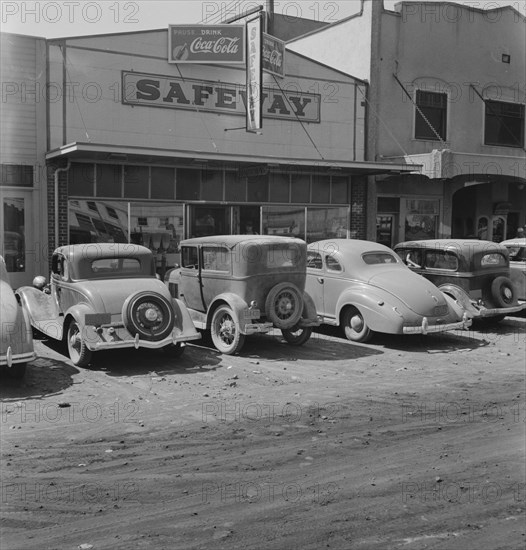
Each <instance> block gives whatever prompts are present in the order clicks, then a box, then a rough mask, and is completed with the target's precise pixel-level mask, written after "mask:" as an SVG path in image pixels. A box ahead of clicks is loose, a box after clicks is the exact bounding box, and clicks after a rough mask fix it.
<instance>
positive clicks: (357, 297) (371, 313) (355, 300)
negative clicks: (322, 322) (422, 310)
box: [336, 288, 408, 333]
mask: <svg viewBox="0 0 526 550" xmlns="http://www.w3.org/2000/svg"><path fill="white" fill-rule="evenodd" d="M380 304H382V305H380ZM348 305H351V306H355V307H356V308H358V309H359V311H360V313H361V314H362V316H363V318H364V320H365V322H366V323H367V325H368V326H369V328H370V329H371V330H374V331H377V332H386V333H397V332H402V330H403V324H404V319H405V320H407V319H408V316H407V313H406V308H405V306H404V305H403V304H402V303H401V302H400V303H397V304H394V305H393V299H392V296H391V295H390V294H389V295H388V294H387V293H386V295H385V296H382V293H380V292H378V290H377V289H376V290H375V291H371V290H370V289H367V293H366V292H365V289H362V288H358V289H349V290H347V291H345V292H343V293H342V294H341V296H340V298H339V299H338V302H337V304H336V321H337V322H338V325H339V324H340V318H341V312H342V310H343V308H344V307H346V306H348ZM394 307H397V308H398V311H399V313H397V312H396V311H395V310H394V309H393V308H394ZM404 314H406V315H405V317H404V316H403V315H404Z"/></svg>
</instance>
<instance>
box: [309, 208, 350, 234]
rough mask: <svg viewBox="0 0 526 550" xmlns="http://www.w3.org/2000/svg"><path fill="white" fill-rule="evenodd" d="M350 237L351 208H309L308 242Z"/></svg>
mask: <svg viewBox="0 0 526 550" xmlns="http://www.w3.org/2000/svg"><path fill="white" fill-rule="evenodd" d="M348 238H349V208H348V207H347V206H342V207H339V208H330V207H327V208H323V207H320V208H315V207H310V206H309V207H308V208H307V237H306V240H307V242H308V243H312V242H314V241H320V240H322V239H348Z"/></svg>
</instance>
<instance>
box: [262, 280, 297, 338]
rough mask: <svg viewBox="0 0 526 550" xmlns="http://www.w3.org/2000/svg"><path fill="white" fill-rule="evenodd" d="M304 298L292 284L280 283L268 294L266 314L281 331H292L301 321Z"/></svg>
mask: <svg viewBox="0 0 526 550" xmlns="http://www.w3.org/2000/svg"><path fill="white" fill-rule="evenodd" d="M302 311H303V296H302V293H301V292H300V290H299V288H298V287H297V286H296V285H294V284H292V283H279V284H277V285H276V286H274V287H273V288H272V289H271V290H270V292H269V293H268V296H267V300H266V302H265V312H266V314H267V317H268V318H269V319H270V321H272V324H273V325H274V326H276V327H277V328H279V329H291V328H292V327H293V326H294V325H296V324H297V322H298V321H299V320H300V319H301V313H302Z"/></svg>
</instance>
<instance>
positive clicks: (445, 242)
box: [395, 239, 505, 252]
mask: <svg viewBox="0 0 526 550" xmlns="http://www.w3.org/2000/svg"><path fill="white" fill-rule="evenodd" d="M398 248H425V249H430V250H450V251H453V250H454V251H456V252H467V251H471V252H490V251H491V252H501V251H502V250H503V249H504V248H505V247H504V246H502V244H501V243H494V242H493V241H481V240H479V239H429V240H425V241H405V242H402V243H398V244H397V245H396V246H395V250H396V249H398Z"/></svg>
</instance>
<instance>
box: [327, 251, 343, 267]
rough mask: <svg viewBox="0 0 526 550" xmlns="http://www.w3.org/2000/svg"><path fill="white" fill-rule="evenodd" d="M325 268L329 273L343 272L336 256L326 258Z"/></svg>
mask: <svg viewBox="0 0 526 550" xmlns="http://www.w3.org/2000/svg"><path fill="white" fill-rule="evenodd" d="M325 266H326V267H327V269H328V270H329V271H343V268H342V266H341V264H340V262H339V261H338V260H337V259H336V258H335V257H334V256H329V255H327V256H325Z"/></svg>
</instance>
